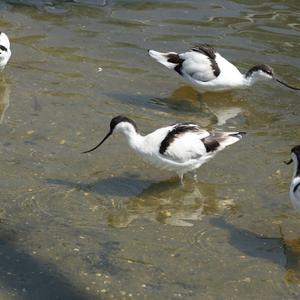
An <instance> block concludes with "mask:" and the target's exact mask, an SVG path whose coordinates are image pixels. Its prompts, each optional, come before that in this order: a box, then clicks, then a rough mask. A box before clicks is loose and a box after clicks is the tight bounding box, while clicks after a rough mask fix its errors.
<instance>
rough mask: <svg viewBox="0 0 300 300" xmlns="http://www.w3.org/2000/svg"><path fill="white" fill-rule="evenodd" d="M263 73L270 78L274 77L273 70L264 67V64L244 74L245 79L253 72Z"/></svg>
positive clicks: (266, 66)
mask: <svg viewBox="0 0 300 300" xmlns="http://www.w3.org/2000/svg"><path fill="white" fill-rule="evenodd" d="M259 71H261V72H263V73H265V74H266V75H269V76H271V77H273V76H274V71H273V69H272V68H271V67H270V66H268V65H265V64H261V65H256V66H254V67H252V68H251V69H250V70H249V71H248V72H247V73H246V77H250V76H251V75H252V74H253V73H255V72H259Z"/></svg>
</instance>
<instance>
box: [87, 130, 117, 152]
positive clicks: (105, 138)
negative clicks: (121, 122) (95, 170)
mask: <svg viewBox="0 0 300 300" xmlns="http://www.w3.org/2000/svg"><path fill="white" fill-rule="evenodd" d="M112 133H113V132H112V130H110V132H109V133H108V134H107V135H106V136H105V137H104V139H103V140H102V141H101V142H100V143H99V144H98V145H96V146H95V147H93V148H92V149H90V150H87V151H84V152H82V154H84V153H89V152H92V151H94V150H96V149H97V148H98V147H100V146H101V145H102V144H103V143H104V142H105V140H107V139H108V137H109V136H110V135H111V134H112Z"/></svg>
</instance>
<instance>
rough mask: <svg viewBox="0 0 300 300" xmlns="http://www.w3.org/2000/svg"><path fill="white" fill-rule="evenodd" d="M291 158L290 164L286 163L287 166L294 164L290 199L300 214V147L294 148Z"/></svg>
mask: <svg viewBox="0 0 300 300" xmlns="http://www.w3.org/2000/svg"><path fill="white" fill-rule="evenodd" d="M291 157H292V158H291V159H290V160H289V161H288V162H285V163H286V164H287V165H289V164H291V163H292V162H294V172H293V178H292V182H291V185H290V199H291V201H292V204H293V206H294V208H295V209H296V210H297V211H298V212H300V165H299V162H300V145H298V146H295V147H293V148H292V150H291Z"/></svg>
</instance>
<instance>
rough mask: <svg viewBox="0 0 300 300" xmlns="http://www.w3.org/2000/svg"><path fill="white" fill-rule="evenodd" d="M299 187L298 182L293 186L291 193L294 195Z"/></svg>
mask: <svg viewBox="0 0 300 300" xmlns="http://www.w3.org/2000/svg"><path fill="white" fill-rule="evenodd" d="M299 186H300V182H299V183H297V184H296V185H295V186H294V189H293V193H296V191H297V189H298V187H299Z"/></svg>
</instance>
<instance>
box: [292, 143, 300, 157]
mask: <svg viewBox="0 0 300 300" xmlns="http://www.w3.org/2000/svg"><path fill="white" fill-rule="evenodd" d="M291 153H295V154H296V155H297V156H299V157H300V145H297V146H295V147H293V148H292V149H291Z"/></svg>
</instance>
